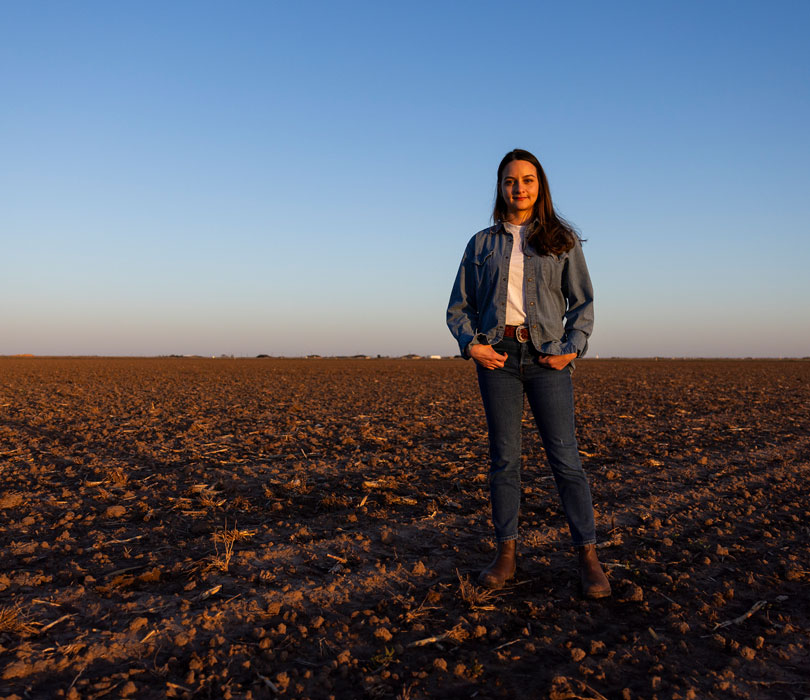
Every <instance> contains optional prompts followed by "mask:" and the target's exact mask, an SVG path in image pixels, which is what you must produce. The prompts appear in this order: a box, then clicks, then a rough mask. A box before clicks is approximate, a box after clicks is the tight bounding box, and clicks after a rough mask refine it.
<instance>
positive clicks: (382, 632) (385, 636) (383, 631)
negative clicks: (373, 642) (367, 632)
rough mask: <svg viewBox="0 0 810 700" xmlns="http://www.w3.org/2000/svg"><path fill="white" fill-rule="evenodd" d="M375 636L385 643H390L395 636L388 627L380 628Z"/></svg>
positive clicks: (375, 632)
mask: <svg viewBox="0 0 810 700" xmlns="http://www.w3.org/2000/svg"><path fill="white" fill-rule="evenodd" d="M374 636H375V637H376V638H377V639H379V640H382V641H383V642H390V641H391V640H392V639H393V638H394V635H393V634H391V632H390V631H389V630H388V629H387V628H386V627H378V628H377V629H376V630H374Z"/></svg>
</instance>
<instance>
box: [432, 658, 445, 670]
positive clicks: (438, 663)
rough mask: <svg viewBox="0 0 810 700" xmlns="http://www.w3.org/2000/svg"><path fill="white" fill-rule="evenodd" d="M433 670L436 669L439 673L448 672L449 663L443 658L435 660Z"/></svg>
mask: <svg viewBox="0 0 810 700" xmlns="http://www.w3.org/2000/svg"><path fill="white" fill-rule="evenodd" d="M433 668H435V669H436V670H437V671H446V670H447V662H446V661H445V660H444V659H442V658H435V659H433Z"/></svg>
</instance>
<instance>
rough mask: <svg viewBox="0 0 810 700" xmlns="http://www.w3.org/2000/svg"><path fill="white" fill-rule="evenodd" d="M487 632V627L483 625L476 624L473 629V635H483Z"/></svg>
mask: <svg viewBox="0 0 810 700" xmlns="http://www.w3.org/2000/svg"><path fill="white" fill-rule="evenodd" d="M486 633H487V628H486V627H484V626H483V625H476V626H475V629H474V630H473V637H476V638H478V637H483V636H484V635H485V634H486Z"/></svg>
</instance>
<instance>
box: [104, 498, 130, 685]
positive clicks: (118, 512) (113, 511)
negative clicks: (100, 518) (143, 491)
mask: <svg viewBox="0 0 810 700" xmlns="http://www.w3.org/2000/svg"><path fill="white" fill-rule="evenodd" d="M104 514H105V515H106V516H107V517H108V518H122V517H124V516H125V515H126V514H127V509H126V508H124V506H110V507H109V508H107V510H105V511H104ZM122 692H123V691H122Z"/></svg>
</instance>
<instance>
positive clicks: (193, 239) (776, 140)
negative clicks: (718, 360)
mask: <svg viewBox="0 0 810 700" xmlns="http://www.w3.org/2000/svg"><path fill="white" fill-rule="evenodd" d="M809 30H810V4H809V3H806V2H799V1H794V2H787V1H782V0H777V1H776V2H774V3H768V4H765V3H760V2H733V1H731V0H722V1H716V2H697V1H695V0H689V1H687V2H678V3H675V2H662V3H641V2H623V1H619V2H614V3H602V2H580V3H565V4H562V3H559V4H557V3H545V2H516V3H510V4H508V5H503V4H496V3H494V2H480V1H473V2H449V1H448V2H412V3H407V4H405V3H399V4H392V3H379V2H346V3H332V2H310V3H306V4H300V3H272V2H258V1H244V2H238V3H228V4H226V3H219V2H210V1H203V2H190V1H186V0H182V1H177V2H171V3H157V2H154V1H151V0H148V1H146V2H138V3H135V2H120V3H108V2H89V1H88V2H77V3H60V2H55V1H51V2H44V1H40V0H31V1H26V2H18V1H9V2H4V3H2V4H0V36H2V41H0V66H2V69H0V91H2V92H1V93H0V94H2V95H3V100H2V106H0V240H1V241H2V251H3V255H2V276H1V277H0V298H2V301H0V354H17V353H34V354H47V355H63V354H64V355H67V354H93V355H160V354H171V353H177V354H202V355H219V354H222V353H226V354H234V355H237V356H240V355H246V356H253V355H256V354H259V353H267V354H271V355H304V354H309V353H318V354H323V355H331V354H355V353H365V354H383V355H401V354H405V353H419V354H433V353H436V354H453V353H455V352H457V351H458V348H457V346H456V345H455V342H454V340H453V339H452V337H451V336H450V334H449V333H448V331H447V329H446V327H445V324H444V314H445V308H446V303H447V298H448V295H449V291H450V286H451V284H452V281H453V277H454V275H455V272H456V269H457V266H458V262H459V259H460V256H461V253H462V250H463V248H464V245H465V244H466V242H467V240H468V239H469V237H470V236H471V235H472V234H473V233H474V232H475V231H477V230H479V229H481V228H483V227H485V226H486V225H488V223H489V217H490V214H491V207H492V200H493V194H494V177H495V170H496V168H497V164H498V161H499V160H500V158H501V157H502V156H503V154H504V153H505V152H507V151H508V150H510V149H512V148H515V147H520V148H526V149H528V150H530V151H532V152H534V153H535V154H536V155H537V156H538V157H539V158H540V160H541V162H542V163H543V165H544V167H545V168H546V172H547V174H548V177H549V180H550V184H551V190H552V194H553V196H554V201H555V204H556V205H557V208H558V209H559V210H560V212H561V213H562V214H563V215H564V216H566V217H567V218H568V219H569V220H571V221H572V222H573V223H574V224H575V225H576V226H577V227H578V228H579V230H580V231H581V233H582V235H583V236H584V237H585V238H586V239H587V242H586V244H585V254H586V258H587V260H588V264H589V267H590V270H591V275H592V277H593V281H594V287H595V292H596V328H595V332H594V335H593V337H592V340H591V345H590V354H591V356H594V355H600V356H602V357H606V356H630V357H638V356H704V357H707V356H720V357H748V356H755V357H781V356H785V357H796V356H808V355H810V274H808V266H809V265H810V236H808V233H810V231H808V228H809V226H808V222H810V197H809V196H808V193H810V138H808V128H807V124H809V123H810V45H809V44H808V42H807V40H806V37H807V36H808V31H809Z"/></svg>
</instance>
